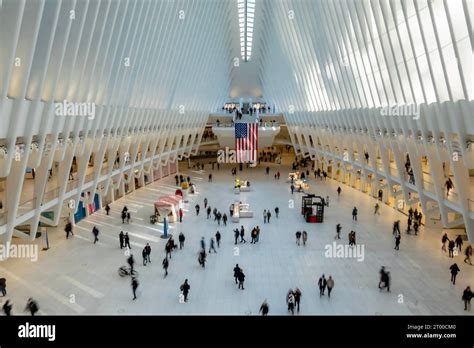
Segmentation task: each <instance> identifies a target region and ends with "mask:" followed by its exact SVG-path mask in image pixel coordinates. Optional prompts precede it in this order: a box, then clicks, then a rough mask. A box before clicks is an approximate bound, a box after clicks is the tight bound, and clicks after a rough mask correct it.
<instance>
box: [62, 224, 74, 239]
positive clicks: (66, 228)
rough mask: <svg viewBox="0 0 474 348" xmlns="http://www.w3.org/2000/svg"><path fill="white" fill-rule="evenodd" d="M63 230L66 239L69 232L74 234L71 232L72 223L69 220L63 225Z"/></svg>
mask: <svg viewBox="0 0 474 348" xmlns="http://www.w3.org/2000/svg"><path fill="white" fill-rule="evenodd" d="M64 231H65V232H66V239H68V238H69V233H70V234H72V235H73V236H74V233H73V232H72V224H71V222H70V221H68V222H67V223H66V226H65V227H64Z"/></svg>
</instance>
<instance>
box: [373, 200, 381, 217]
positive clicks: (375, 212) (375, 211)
mask: <svg viewBox="0 0 474 348" xmlns="http://www.w3.org/2000/svg"><path fill="white" fill-rule="evenodd" d="M379 210H380V205H379V203H378V202H377V203H375V207H374V215H377V214H378V215H380V211H379Z"/></svg>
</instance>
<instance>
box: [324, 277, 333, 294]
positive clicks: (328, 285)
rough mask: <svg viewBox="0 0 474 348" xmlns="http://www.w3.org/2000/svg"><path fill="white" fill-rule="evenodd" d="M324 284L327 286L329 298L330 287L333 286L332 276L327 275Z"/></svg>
mask: <svg viewBox="0 0 474 348" xmlns="http://www.w3.org/2000/svg"><path fill="white" fill-rule="evenodd" d="M326 285H327V287H328V299H329V298H331V291H332V288H334V279H333V278H332V276H329V278H328V280H327V282H326Z"/></svg>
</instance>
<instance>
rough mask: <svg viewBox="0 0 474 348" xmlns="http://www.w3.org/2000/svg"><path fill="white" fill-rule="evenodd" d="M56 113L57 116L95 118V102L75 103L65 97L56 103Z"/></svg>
mask: <svg viewBox="0 0 474 348" xmlns="http://www.w3.org/2000/svg"><path fill="white" fill-rule="evenodd" d="M54 113H55V115H56V116H80V117H87V118H88V119H89V120H93V119H94V118H95V103H89V102H84V103H75V102H68V101H67V100H66V99H64V100H63V101H62V102H61V103H54Z"/></svg>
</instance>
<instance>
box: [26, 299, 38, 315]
mask: <svg viewBox="0 0 474 348" xmlns="http://www.w3.org/2000/svg"><path fill="white" fill-rule="evenodd" d="M25 311H29V312H30V314H31V316H32V317H34V316H35V314H36V313H37V312H38V311H39V306H38V303H37V302H36V301H35V300H33V299H32V298H31V297H30V298H29V299H28V301H26V307H25Z"/></svg>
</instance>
